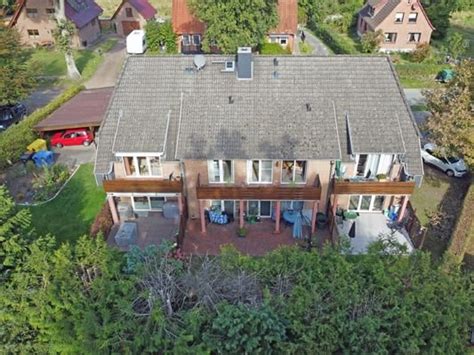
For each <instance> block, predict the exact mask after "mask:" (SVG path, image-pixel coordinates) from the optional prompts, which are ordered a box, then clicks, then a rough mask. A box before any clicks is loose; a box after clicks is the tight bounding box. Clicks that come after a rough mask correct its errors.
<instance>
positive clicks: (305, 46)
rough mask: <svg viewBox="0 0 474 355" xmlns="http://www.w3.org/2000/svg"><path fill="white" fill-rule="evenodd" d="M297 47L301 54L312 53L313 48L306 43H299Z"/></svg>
mask: <svg viewBox="0 0 474 355" xmlns="http://www.w3.org/2000/svg"><path fill="white" fill-rule="evenodd" d="M298 46H299V48H300V52H301V53H302V54H311V53H313V50H314V48H313V46H311V44H309V43H308V42H299V43H298Z"/></svg>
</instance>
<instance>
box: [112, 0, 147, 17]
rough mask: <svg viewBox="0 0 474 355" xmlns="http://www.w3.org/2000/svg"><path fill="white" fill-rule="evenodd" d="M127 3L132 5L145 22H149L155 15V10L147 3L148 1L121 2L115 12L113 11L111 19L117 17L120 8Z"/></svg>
mask: <svg viewBox="0 0 474 355" xmlns="http://www.w3.org/2000/svg"><path fill="white" fill-rule="evenodd" d="M127 2H128V3H129V4H130V5H132V6H133V7H134V8H135V10H137V11H138V13H140V15H142V16H143V18H144V19H145V20H151V19H152V18H153V17H155V15H156V9H155V8H154V7H153V6H152V5H151V4H150V3H149V2H148V0H123V1H122V3H121V4H120V6H119V7H118V8H117V10H115V13H114V14H113V16H112V19H114V18H115V16H117V14H118V12H119V11H120V9H121V8H122V6H123V5H124V4H125V3H127Z"/></svg>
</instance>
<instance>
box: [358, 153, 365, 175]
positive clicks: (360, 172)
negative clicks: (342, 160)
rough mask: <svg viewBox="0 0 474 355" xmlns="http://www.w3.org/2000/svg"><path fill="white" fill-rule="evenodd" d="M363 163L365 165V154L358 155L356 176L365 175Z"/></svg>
mask: <svg viewBox="0 0 474 355" xmlns="http://www.w3.org/2000/svg"><path fill="white" fill-rule="evenodd" d="M365 163H367V154H361V155H359V160H358V162H357V176H364V175H365Z"/></svg>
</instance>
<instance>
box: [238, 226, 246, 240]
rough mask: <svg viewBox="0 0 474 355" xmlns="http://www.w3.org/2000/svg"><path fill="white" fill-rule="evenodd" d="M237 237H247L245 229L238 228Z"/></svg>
mask: <svg viewBox="0 0 474 355" xmlns="http://www.w3.org/2000/svg"><path fill="white" fill-rule="evenodd" d="M237 235H238V236H239V238H245V237H246V236H247V228H239V230H238V231H237Z"/></svg>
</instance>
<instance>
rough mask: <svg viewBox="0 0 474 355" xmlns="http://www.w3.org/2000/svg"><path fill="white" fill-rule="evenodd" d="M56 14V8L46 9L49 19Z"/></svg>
mask: <svg viewBox="0 0 474 355" xmlns="http://www.w3.org/2000/svg"><path fill="white" fill-rule="evenodd" d="M55 13H56V10H55V9H54V8H49V9H46V14H47V15H48V16H49V17H53V16H54V14H55Z"/></svg>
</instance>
